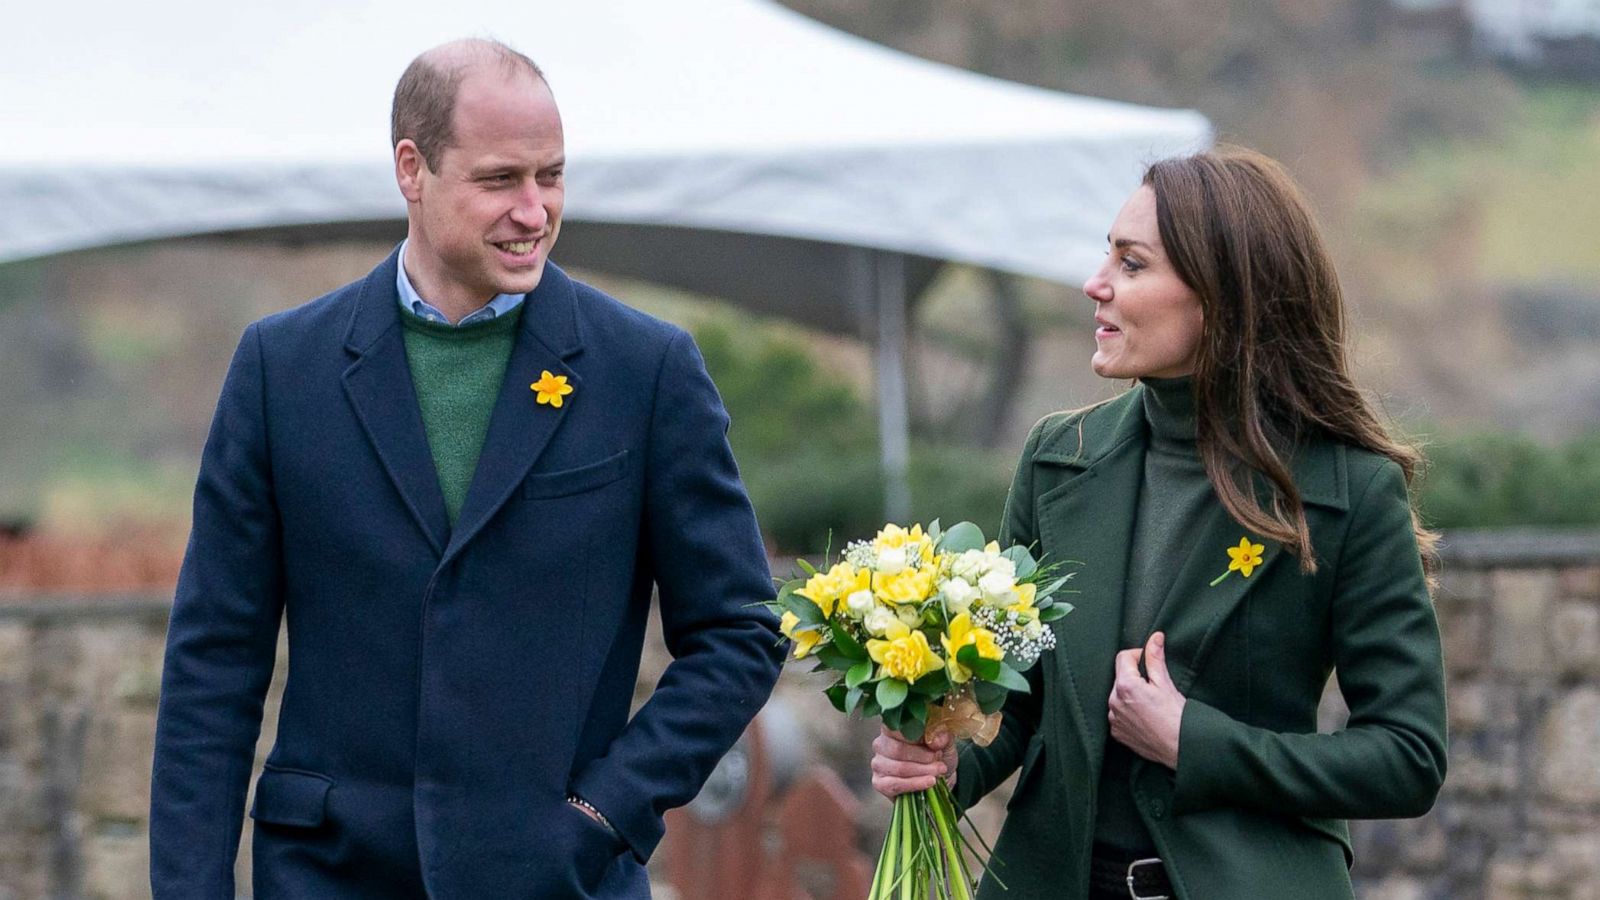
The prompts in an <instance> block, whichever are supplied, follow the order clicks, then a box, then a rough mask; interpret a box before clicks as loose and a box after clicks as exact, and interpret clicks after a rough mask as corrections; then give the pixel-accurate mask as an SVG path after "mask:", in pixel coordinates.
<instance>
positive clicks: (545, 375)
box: [528, 369, 572, 409]
mask: <svg viewBox="0 0 1600 900" xmlns="http://www.w3.org/2000/svg"><path fill="white" fill-rule="evenodd" d="M528 387H530V388H532V389H533V391H534V393H536V394H538V395H539V403H540V404H541V405H543V404H546V403H548V404H550V405H551V406H553V407H555V408H556V409H560V408H561V404H562V403H563V402H565V401H564V400H563V399H562V398H564V397H566V396H567V395H568V394H570V393H572V385H570V384H567V376H565V375H552V374H550V370H549V369H546V370H544V371H542V372H540V373H539V380H538V381H535V382H534V383H533V384H530V385H528Z"/></svg>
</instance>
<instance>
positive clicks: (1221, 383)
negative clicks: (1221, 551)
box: [1144, 148, 1437, 574]
mask: <svg viewBox="0 0 1600 900" xmlns="http://www.w3.org/2000/svg"><path fill="white" fill-rule="evenodd" d="M1144 183H1145V184H1146V185H1148V186H1149V187H1150V188H1151V189H1152V190H1153V191H1154V192H1155V196H1156V221H1157V224H1158V226H1159V228H1160V231H1161V242H1162V244H1164V245H1165V247H1166V253H1167V257H1168V258H1169V259H1170V260H1171V261H1172V264H1173V266H1174V268H1175V269H1176V270H1177V274H1178V277H1179V278H1181V279H1182V280H1183V282H1184V283H1185V284H1186V285H1188V286H1189V287H1190V289H1192V290H1193V291H1194V292H1195V293H1196V294H1197V295H1199V298H1200V305H1201V309H1202V310H1203V313H1204V317H1205V328H1204V334H1203V336H1202V337H1201V342H1200V348H1199V353H1198V358H1197V360H1196V366H1195V378H1194V384H1195V401H1196V409H1197V416H1196V427H1197V434H1196V437H1197V438H1198V442H1199V449H1200V456H1201V459H1202V460H1203V461H1204V462H1205V468H1206V474H1207V476H1208V477H1209V478H1210V480H1211V483H1212V485H1213V486H1214V487H1215V488H1216V491H1217V495H1218V497H1219V498H1220V499H1221V500H1222V504H1223V506H1225V507H1227V509H1228V512H1229V513H1231V514H1232V515H1233V517H1234V518H1235V519H1237V520H1238V521H1239V522H1240V523H1241V524H1243V525H1244V526H1246V527H1247V528H1250V529H1251V530H1253V531H1256V532H1257V533H1259V534H1261V535H1264V536H1266V537H1270V538H1272V539H1273V540H1275V541H1278V542H1279V543H1281V544H1283V546H1284V547H1286V548H1287V549H1288V550H1289V551H1290V552H1292V553H1293V554H1294V555H1295V556H1296V557H1297V558H1298V559H1299V560H1300V568H1301V570H1302V571H1304V572H1306V573H1308V574H1309V573H1312V572H1315V571H1316V569H1317V560H1316V558H1315V554H1314V552H1313V551H1312V547H1311V531H1310V528H1309V527H1308V526H1307V524H1306V514H1305V505H1304V503H1303V502H1302V500H1301V496H1300V490H1299V488H1297V487H1296V486H1295V483H1294V479H1293V477H1292V475H1291V473H1290V470H1289V460H1290V459H1291V458H1292V456H1293V453H1294V450H1295V448H1296V447H1297V446H1299V445H1300V444H1301V443H1303V442H1304V441H1305V440H1307V439H1308V438H1311V437H1313V436H1318V435H1320V436H1324V437H1328V438H1332V439H1333V440H1336V441H1341V442H1343V443H1346V444H1350V445H1353V446H1356V447H1361V448H1364V449H1366V450H1370V451H1372V452H1374V453H1377V454H1380V455H1382V456H1386V457H1388V458H1389V459H1392V460H1394V461H1395V462H1396V463H1398V464H1399V465H1400V468H1401V470H1402V471H1404V473H1405V478H1406V484H1407V485H1410V484H1411V483H1412V481H1413V479H1414V478H1415V477H1416V476H1417V474H1418V471H1419V468H1420V466H1421V464H1422V454H1421V453H1420V452H1418V451H1417V450H1416V449H1415V448H1414V447H1411V446H1409V445H1407V444H1405V443H1403V442H1401V441H1399V440H1397V439H1395V438H1394V437H1391V436H1390V435H1389V433H1388V431H1387V430H1386V429H1385V428H1384V427H1383V425H1382V424H1381V422H1380V421H1379V417H1378V415H1377V413H1376V411H1375V410H1374V409H1373V407H1372V405H1371V404H1370V403H1368V401H1367V399H1366V397H1365V396H1363V395H1362V393H1361V392H1360V390H1358V389H1357V388H1356V386H1355V382H1354V381H1353V380H1352V379H1351V377H1350V366H1349V360H1348V358H1347V347H1346V338H1345V313H1344V297H1343V292H1342V291H1341V290H1340V288H1339V279H1338V276H1337V275H1335V274H1334V270H1333V264H1332V261H1331V260H1330V258H1329V256H1328V252H1327V248H1326V247H1325V246H1324V244H1323V241H1322V235H1321V234H1320V233H1319V232H1318V230H1317V226H1316V223H1315V222H1314V221H1313V219H1312V216H1311V212H1310V208H1309V205H1308V204H1307V203H1306V200H1305V198H1304V196H1303V195H1302V194H1301V193H1300V189H1299V188H1298V187H1296V186H1295V183H1294V181H1293V180H1292V179H1291V178H1290V177H1289V175H1288V173H1287V172H1285V171H1284V169H1283V167H1282V166H1280V165H1279V164H1278V163H1277V162H1275V161H1273V160H1272V159H1270V158H1268V157H1266V156H1264V155H1262V154H1260V153H1256V152H1254V151H1251V150H1245V149H1241V148H1219V149H1216V150H1213V151H1210V152H1206V153H1199V154H1195V155H1193V156H1184V157H1176V158H1173V159H1166V160H1162V161H1160V162H1157V163H1155V164H1154V165H1152V166H1151V167H1150V168H1149V170H1148V171H1146V172H1145V176H1144ZM1260 477H1265V479H1266V481H1267V482H1268V484H1269V490H1268V492H1269V493H1270V498H1268V499H1267V500H1266V502H1263V501H1262V499H1261V498H1260V497H1259V496H1258V492H1257V490H1256V485H1257V483H1258V480H1259V478H1260ZM1411 521H1412V526H1413V528H1414V529H1415V531H1416V537H1417V545H1418V547H1419V549H1420V550H1421V553H1422V558H1423V561H1424V564H1425V565H1426V566H1427V568H1428V569H1429V571H1432V570H1433V568H1434V552H1433V546H1434V542H1435V540H1436V539H1437V536H1436V535H1434V534H1433V533H1432V532H1430V531H1428V530H1427V529H1426V528H1424V527H1423V526H1422V524H1421V520H1420V519H1419V518H1418V516H1417V512H1416V507H1415V504H1414V503H1413V506H1412V511H1411Z"/></svg>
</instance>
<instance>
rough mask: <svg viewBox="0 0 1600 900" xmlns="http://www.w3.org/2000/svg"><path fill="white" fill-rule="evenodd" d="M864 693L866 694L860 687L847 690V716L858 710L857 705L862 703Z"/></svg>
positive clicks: (845, 695) (845, 706)
mask: <svg viewBox="0 0 1600 900" xmlns="http://www.w3.org/2000/svg"><path fill="white" fill-rule="evenodd" d="M863 693H865V692H864V691H862V690H861V688H859V687H853V688H850V689H848V690H846V691H845V692H844V713H845V715H849V714H850V712H851V710H853V709H855V708H856V704H858V703H860V702H861V695H862V694H863Z"/></svg>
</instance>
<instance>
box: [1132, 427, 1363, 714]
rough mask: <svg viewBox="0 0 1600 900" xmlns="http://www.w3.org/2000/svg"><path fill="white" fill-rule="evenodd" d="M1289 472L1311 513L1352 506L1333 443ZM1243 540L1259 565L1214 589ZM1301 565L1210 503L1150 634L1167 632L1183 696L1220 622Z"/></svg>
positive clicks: (1317, 447)
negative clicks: (1283, 569) (1257, 547)
mask: <svg viewBox="0 0 1600 900" xmlns="http://www.w3.org/2000/svg"><path fill="white" fill-rule="evenodd" d="M1291 469H1292V470H1293V473H1294V478H1295V483H1296V484H1297V485H1299V487H1300V490H1301V499H1302V501H1303V502H1304V503H1305V504H1306V506H1307V507H1308V514H1309V507H1312V506H1322V507H1326V508H1329V509H1333V510H1343V509H1347V508H1348V506H1349V504H1348V500H1347V495H1348V485H1347V481H1346V478H1345V450H1344V448H1343V447H1342V446H1340V445H1338V444H1334V443H1330V442H1319V443H1316V444H1313V445H1311V446H1310V447H1309V448H1308V449H1307V450H1306V451H1304V452H1302V453H1301V454H1299V455H1297V456H1296V457H1295V459H1294V460H1293V462H1292V463H1291ZM1257 490H1258V493H1260V494H1261V495H1262V496H1268V493H1267V487H1266V484H1265V481H1264V480H1263V483H1262V484H1260V485H1259V486H1258V488H1257ZM1244 537H1248V538H1249V539H1250V541H1251V542H1252V543H1256V544H1261V545H1262V547H1263V553H1262V558H1261V564H1260V565H1258V566H1256V567H1255V569H1254V571H1252V572H1251V573H1250V575H1249V577H1246V576H1245V575H1244V574H1243V573H1242V572H1232V573H1230V574H1229V575H1228V576H1227V577H1226V578H1224V579H1222V580H1221V581H1220V582H1217V584H1215V585H1212V583H1211V582H1212V581H1214V580H1215V579H1216V578H1217V576H1219V575H1221V574H1222V573H1224V572H1227V571H1228V564H1229V562H1230V557H1229V556H1228V552H1227V551H1228V548H1229V547H1237V546H1239V540H1240V538H1244ZM1298 565H1299V561H1298V560H1296V559H1295V558H1294V556H1293V554H1290V553H1288V552H1286V551H1285V550H1284V549H1283V546H1282V545H1281V544H1279V543H1278V542H1277V541H1273V540H1269V539H1267V538H1264V537H1262V536H1260V535H1257V534H1255V533H1253V532H1251V531H1249V530H1248V529H1246V528H1245V527H1244V526H1243V525H1241V524H1239V523H1238V522H1237V521H1236V520H1234V518H1233V517H1232V516H1231V515H1229V514H1228V511H1227V509H1226V508H1225V507H1224V506H1223V505H1222V502H1221V501H1220V500H1218V501H1216V502H1215V503H1214V504H1213V505H1212V508H1211V510H1210V512H1209V514H1208V518H1207V521H1206V522H1205V523H1204V524H1203V525H1202V526H1201V527H1200V528H1199V529H1198V533H1197V535H1196V538H1195V541H1194V543H1193V544H1191V545H1190V550H1189V552H1188V556H1187V558H1186V559H1185V560H1184V562H1183V566H1182V568H1181V569H1180V570H1179V571H1178V575H1177V577H1176V578H1174V579H1173V583H1172V588H1171V590H1170V591H1169V592H1168V594H1167V597H1166V599H1165V600H1164V601H1163V602H1162V604H1161V609H1160V612H1159V613H1158V614H1157V615H1156V621H1155V625H1154V626H1153V628H1152V631H1163V632H1166V635H1167V648H1168V650H1167V662H1168V667H1169V671H1170V674H1171V675H1172V683H1173V685H1174V686H1175V687H1177V689H1178V691H1179V693H1188V691H1189V688H1190V687H1191V686H1192V685H1193V684H1194V679H1195V676H1196V675H1197V674H1198V673H1199V672H1200V671H1202V669H1203V667H1204V665H1205V661H1206V658H1207V656H1208V655H1209V654H1210V652H1211V649H1212V645H1213V642H1214V640H1215V638H1216V636H1217V633H1218V631H1219V630H1220V628H1221V626H1222V624H1223V623H1224V622H1226V621H1227V620H1228V617H1229V616H1231V615H1233V612H1234V610H1236V609H1237V608H1238V606H1239V604H1240V603H1242V602H1243V601H1244V598H1245V597H1246V596H1248V594H1249V593H1250V591H1251V590H1252V589H1254V588H1255V586H1256V585H1258V584H1261V583H1262V582H1263V581H1265V580H1266V578H1267V576H1268V575H1270V574H1272V573H1273V572H1274V570H1275V569H1277V568H1278V567H1280V566H1298Z"/></svg>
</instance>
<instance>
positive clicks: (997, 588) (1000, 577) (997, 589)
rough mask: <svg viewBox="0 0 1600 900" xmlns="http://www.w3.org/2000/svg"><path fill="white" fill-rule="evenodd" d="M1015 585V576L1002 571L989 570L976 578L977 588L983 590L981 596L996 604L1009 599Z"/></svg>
mask: <svg viewBox="0 0 1600 900" xmlns="http://www.w3.org/2000/svg"><path fill="white" fill-rule="evenodd" d="M1016 586H1017V581H1016V578H1015V577H1013V576H1011V575H1007V574H1006V573H1004V572H990V573H989V574H987V575H985V576H983V577H982V578H980V579H978V589H979V590H981V591H983V596H984V597H986V598H988V600H989V601H990V602H992V603H996V604H1002V603H1005V602H1007V601H1008V600H1010V599H1011V594H1012V593H1013V591H1014V590H1015V589H1016Z"/></svg>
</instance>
